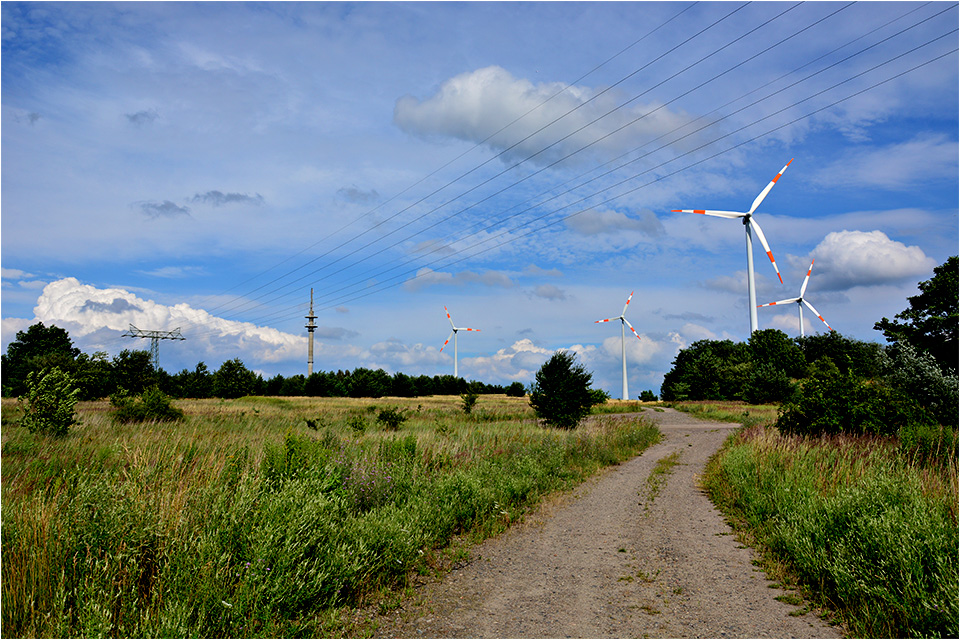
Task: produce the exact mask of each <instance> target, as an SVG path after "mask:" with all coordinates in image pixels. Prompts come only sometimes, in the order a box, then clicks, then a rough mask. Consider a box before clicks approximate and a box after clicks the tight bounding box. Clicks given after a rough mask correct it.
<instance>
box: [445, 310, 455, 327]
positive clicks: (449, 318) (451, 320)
mask: <svg viewBox="0 0 960 640" xmlns="http://www.w3.org/2000/svg"><path fill="white" fill-rule="evenodd" d="M443 310H444V311H446V312H447V320H449V321H450V326H451V327H453V330H454V331H456V330H457V327H456V325H455V324H453V318H451V317H450V311H449V310H448V309H447V308H446V307H444V308H443Z"/></svg>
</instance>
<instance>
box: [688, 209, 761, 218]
mask: <svg viewBox="0 0 960 640" xmlns="http://www.w3.org/2000/svg"><path fill="white" fill-rule="evenodd" d="M671 211H672V212H673V213H699V214H702V215H705V216H716V217H717V218H742V217H744V216H745V215H747V214H745V213H743V212H741V211H715V210H713V209H671Z"/></svg>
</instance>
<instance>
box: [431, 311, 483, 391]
mask: <svg viewBox="0 0 960 640" xmlns="http://www.w3.org/2000/svg"><path fill="white" fill-rule="evenodd" d="M443 310H444V311H446V312H447V320H449V321H450V326H451V327H453V331H451V332H450V335H449V336H447V339H446V341H444V343H443V347H440V352H441V353H442V352H443V348H444V347H446V346H447V343H448V342H450V338H453V377H454V378H459V377H460V374H459V373H458V372H457V332H458V331H480V329H469V328H467V327H458V326H457V325H455V324H453V318H451V317H450V311H449V310H448V309H447V308H446V307H444V308H443Z"/></svg>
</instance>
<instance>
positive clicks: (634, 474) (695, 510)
mask: <svg viewBox="0 0 960 640" xmlns="http://www.w3.org/2000/svg"><path fill="white" fill-rule="evenodd" d="M646 415H648V416H650V417H652V418H654V419H655V420H656V421H657V422H658V424H659V427H660V429H661V431H662V432H663V433H664V439H663V441H662V442H661V443H660V444H657V445H654V446H653V447H651V448H649V449H648V450H647V451H645V452H644V453H643V454H642V455H640V456H638V457H636V458H634V459H633V460H630V461H629V462H626V463H624V464H621V465H618V466H617V467H614V468H613V469H610V470H608V471H606V472H604V473H603V474H601V475H600V476H598V477H596V478H594V479H592V480H590V481H588V482H587V483H585V484H583V485H581V486H580V487H579V488H578V489H577V490H576V491H574V492H573V493H572V494H570V495H568V496H565V497H564V498H562V499H560V500H558V501H554V502H551V503H550V504H549V505H547V506H545V507H543V508H542V509H539V510H538V511H537V512H536V513H534V514H532V515H530V516H529V517H528V518H527V520H526V522H525V523H524V524H522V525H519V526H516V527H514V528H512V529H511V530H509V531H507V532H505V533H504V534H502V535H500V536H498V537H497V538H494V539H491V540H488V541H486V542H485V543H483V544H481V545H479V546H477V547H475V548H473V549H472V550H471V552H470V562H469V563H467V564H466V565H465V566H463V567H461V568H459V569H456V570H454V571H452V572H450V573H449V574H448V575H446V576H445V577H444V578H443V580H442V581H440V582H436V583H433V584H428V585H425V586H424V587H422V588H421V590H420V591H419V592H418V594H417V596H415V597H414V598H412V599H410V601H409V602H408V603H407V604H405V605H403V606H401V607H400V608H398V609H396V610H394V611H391V612H389V613H387V614H385V615H382V616H380V618H379V620H378V625H379V626H378V628H376V629H375V630H374V634H376V635H377V636H380V637H408V638H417V637H426V638H457V637H470V638H542V637H551V638H553V637H559V638H562V637H581V638H603V637H617V638H627V637H629V638H641V637H656V638H667V637H685V638H702V637H709V638H769V637H775V638H795V637H803V638H837V637H842V635H841V630H840V629H838V628H836V627H831V626H828V625H827V624H825V623H824V622H822V621H821V620H820V619H819V618H817V617H816V616H815V615H814V614H813V613H807V614H805V615H803V616H791V615H790V613H791V612H792V611H795V610H796V609H797V607H795V606H791V605H788V604H784V603H782V602H779V601H777V600H775V599H774V598H776V597H777V596H778V595H782V594H784V593H785V592H784V591H782V590H780V589H775V588H770V587H769V586H768V585H770V584H771V583H770V581H769V580H767V579H766V578H765V577H764V575H763V574H762V573H761V572H759V570H757V569H756V567H754V565H753V564H751V560H752V559H753V558H754V557H755V556H754V553H753V552H752V551H751V550H750V549H747V548H743V547H742V546H741V545H740V544H738V543H737V541H736V540H735V538H734V536H733V535H732V534H731V530H730V528H729V526H727V524H726V523H725V522H724V520H723V518H722V517H721V516H720V514H719V513H718V512H717V510H716V509H715V508H714V507H713V505H712V504H711V503H710V501H709V500H708V499H707V497H706V495H704V494H703V493H702V492H701V491H700V490H699V489H698V487H697V481H696V477H697V475H698V474H699V473H701V472H702V470H703V467H704V464H705V463H706V461H707V459H708V458H709V457H710V455H711V454H713V453H714V452H715V451H716V450H717V449H718V448H719V447H720V445H721V444H722V443H723V441H724V439H725V438H726V437H727V435H728V434H729V433H730V431H731V430H732V429H733V428H734V425H730V424H724V423H715V422H706V421H702V420H698V419H695V418H692V417H689V416H687V415H685V414H682V413H679V412H676V411H673V410H672V409H666V410H664V411H663V412H657V413H654V412H652V411H648V412H647V413H646ZM674 454H675V455H674ZM668 456H673V457H672V458H671V459H672V460H676V462H677V464H676V465H674V466H673V467H672V470H671V472H670V473H669V474H668V475H662V474H655V475H654V478H657V477H660V478H663V479H664V483H663V484H662V485H661V486H660V488H659V490H658V491H656V495H655V497H654V498H653V499H652V500H651V499H650V493H651V492H650V484H649V483H648V478H650V474H651V471H653V470H654V469H655V468H656V463H657V461H658V460H660V459H663V458H667V457H668Z"/></svg>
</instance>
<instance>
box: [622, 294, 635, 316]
mask: <svg viewBox="0 0 960 640" xmlns="http://www.w3.org/2000/svg"><path fill="white" fill-rule="evenodd" d="M632 297H633V291H631V292H630V295H629V296H627V304H625V305H623V311H621V312H620V317H621V318H622V317H623V316H625V315H627V307H629V306H630V299H631V298H632Z"/></svg>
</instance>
